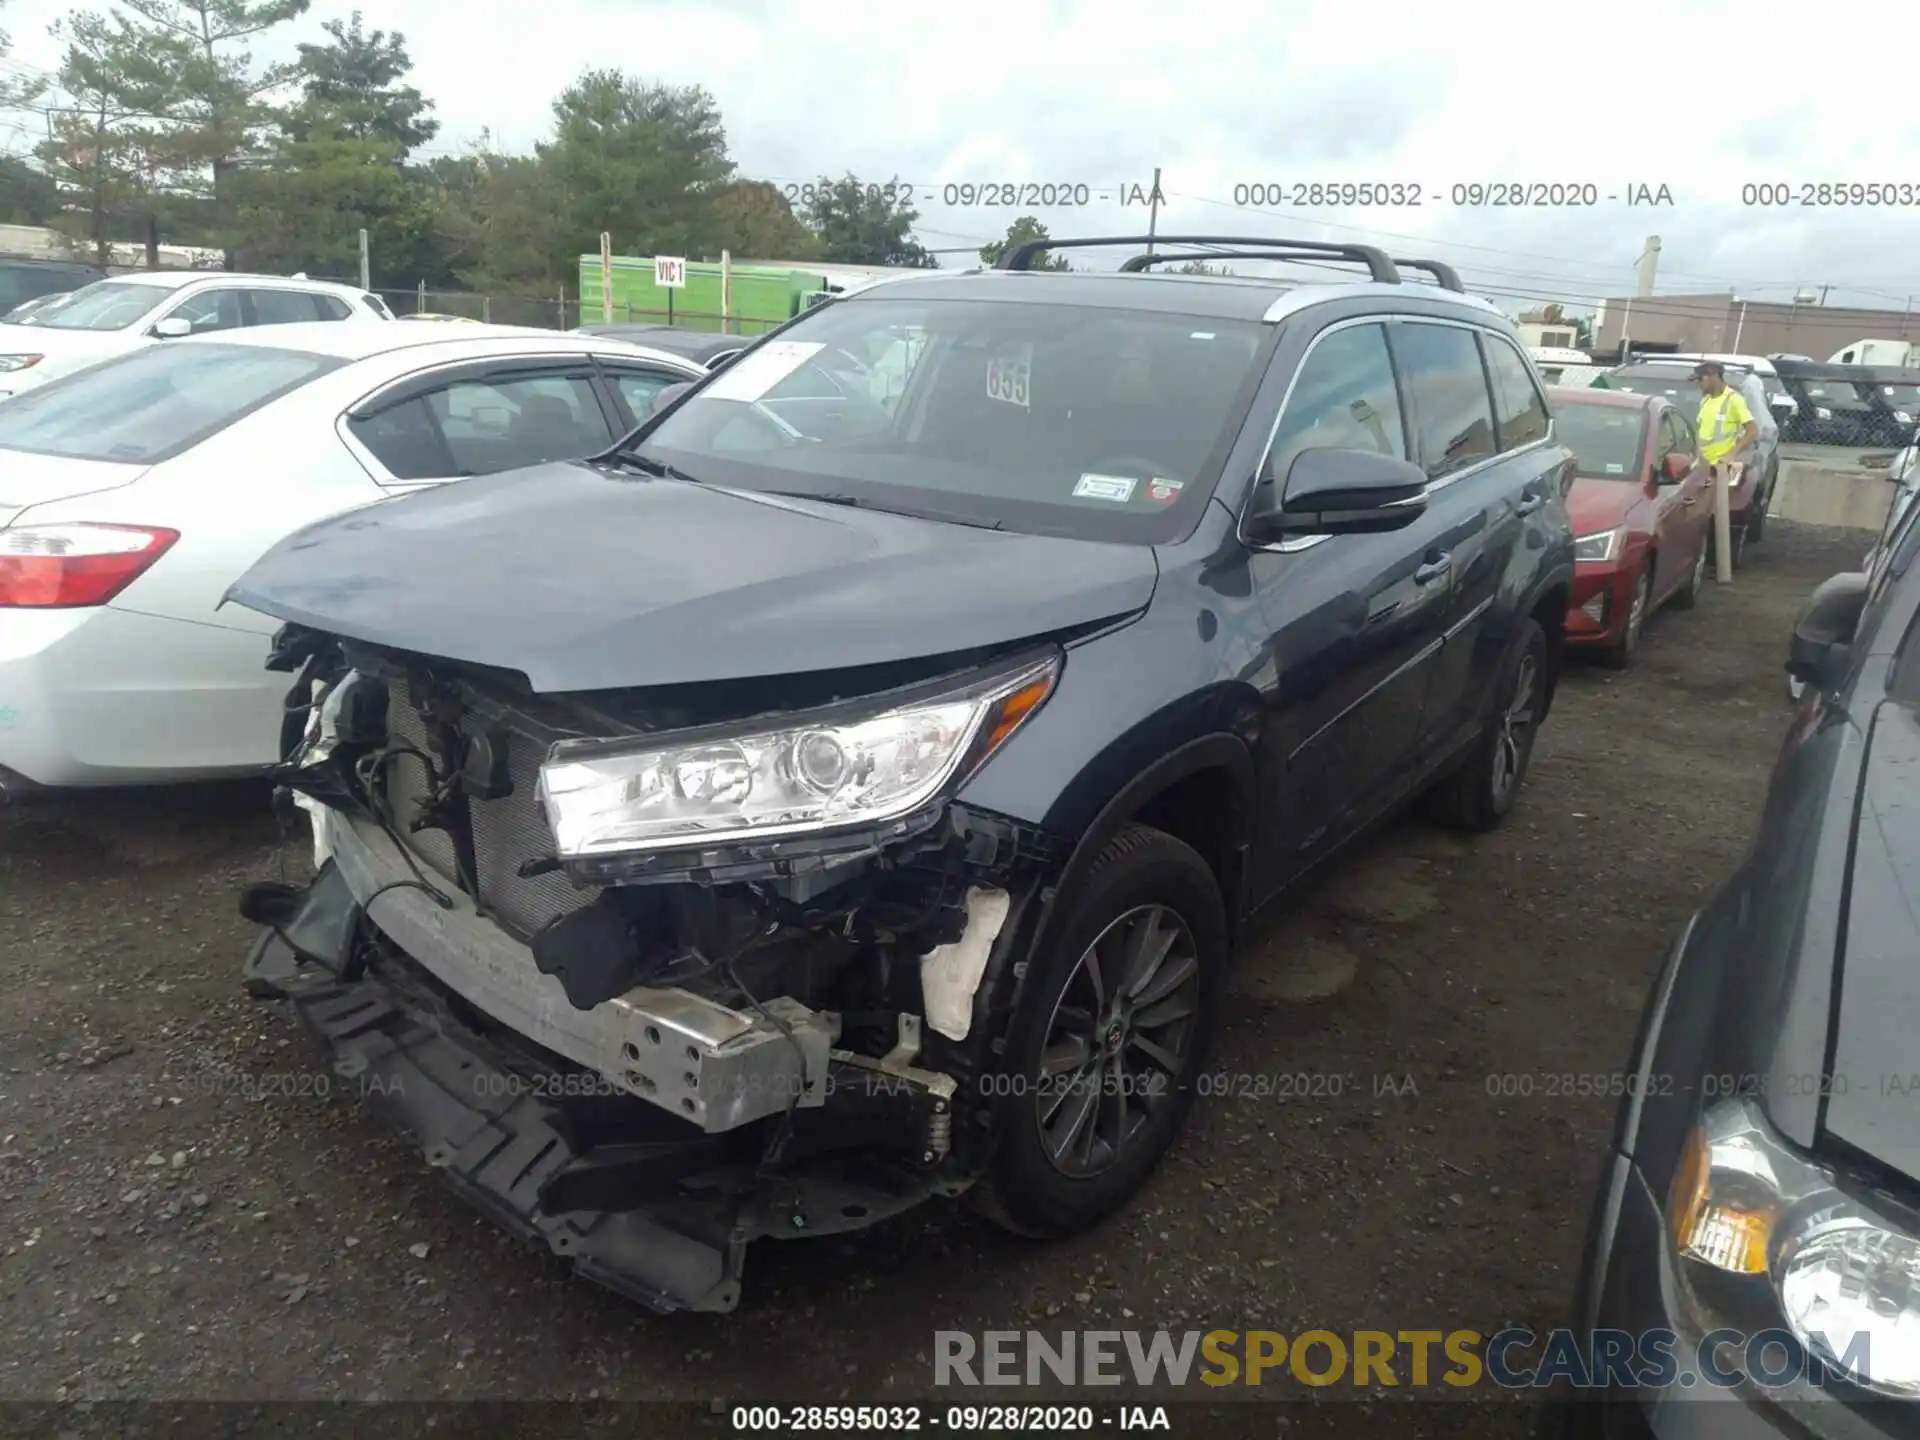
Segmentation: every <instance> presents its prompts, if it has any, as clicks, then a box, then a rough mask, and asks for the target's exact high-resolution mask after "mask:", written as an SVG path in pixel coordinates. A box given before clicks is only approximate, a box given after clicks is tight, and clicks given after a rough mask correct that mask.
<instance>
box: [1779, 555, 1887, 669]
mask: <svg viewBox="0 0 1920 1440" xmlns="http://www.w3.org/2000/svg"><path fill="white" fill-rule="evenodd" d="M1868 583H1869V582H1868V577H1867V575H1866V574H1865V572H1864V571H1858V570H1849V571H1846V572H1844V573H1842V574H1839V575H1835V576H1833V577H1832V578H1831V579H1828V580H1824V581H1822V582H1821V584H1820V585H1819V587H1818V588H1817V589H1816V590H1815V591H1814V592H1813V594H1811V595H1809V596H1808V597H1807V603H1806V604H1804V605H1802V606H1801V607H1800V616H1799V618H1798V619H1797V620H1795V621H1794V622H1793V640H1792V643H1791V644H1790V645H1789V647H1788V650H1787V674H1789V675H1791V676H1792V677H1793V678H1794V679H1796V680H1800V681H1803V682H1805V683H1806V684H1808V685H1813V686H1816V687H1818V688H1821V689H1825V688H1826V687H1828V686H1831V685H1834V684H1837V683H1838V682H1839V680H1840V679H1841V677H1842V676H1844V675H1845V674H1846V671H1847V661H1848V659H1849V658H1850V655H1851V651H1852V647H1853V635H1854V631H1855V630H1857V629H1858V628H1859V626H1860V612H1861V611H1862V610H1864V609H1865V608H1866V604H1867V586H1868Z"/></svg>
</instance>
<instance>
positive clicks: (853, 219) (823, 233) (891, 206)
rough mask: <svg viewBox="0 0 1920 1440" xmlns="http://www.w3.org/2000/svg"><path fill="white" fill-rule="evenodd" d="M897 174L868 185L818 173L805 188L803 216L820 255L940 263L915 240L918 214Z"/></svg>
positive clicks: (850, 260)
mask: <svg viewBox="0 0 1920 1440" xmlns="http://www.w3.org/2000/svg"><path fill="white" fill-rule="evenodd" d="M910 193H911V192H909V191H907V190H905V189H903V188H902V186H901V185H900V181H899V177H898V176H896V177H895V178H894V179H893V180H892V181H890V182H888V183H886V184H880V185H875V184H869V183H867V182H864V181H862V180H860V179H858V178H857V177H856V176H854V175H851V174H848V175H845V176H842V177H841V178H840V179H838V180H834V179H830V178H829V177H827V176H825V175H822V176H821V177H820V178H819V179H818V180H817V181H815V182H814V183H813V184H812V185H810V186H808V187H807V190H806V198H805V202H804V208H803V213H802V215H801V217H800V218H801V219H802V220H803V221H805V222H806V226H807V228H808V229H809V230H811V231H813V233H814V234H815V235H817V236H819V237H820V250H821V258H822V259H824V260H827V261H830V262H835V263H838V264H842V265H913V266H922V267H925V268H928V269H932V268H933V267H934V266H936V265H938V264H939V262H938V261H937V260H935V259H934V257H933V256H932V255H931V254H930V253H928V251H927V249H926V248H925V247H924V246H923V245H921V244H920V242H919V241H918V240H916V239H914V238H913V225H914V222H915V221H916V220H918V219H919V218H920V212H919V211H918V210H916V209H914V208H913V205H912V203H911V201H910V200H909V199H908V198H907V197H908V196H909V194H910Z"/></svg>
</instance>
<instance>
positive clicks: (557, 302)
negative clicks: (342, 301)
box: [375, 287, 782, 335]
mask: <svg viewBox="0 0 1920 1440" xmlns="http://www.w3.org/2000/svg"><path fill="white" fill-rule="evenodd" d="M375 293H376V294H378V295H379V296H380V298H381V299H382V300H384V301H385V302H386V305H387V308H388V309H389V310H391V311H393V313H394V314H395V315H415V314H426V315H455V316H459V317H460V318H461V319H464V320H482V321H486V322H487V323H489V324H493V325H528V326H533V327H535V328H537V329H542V330H572V329H574V328H575V327H576V326H580V325H600V324H605V323H607V315H606V312H605V310H604V309H603V308H602V306H601V304H600V302H599V301H598V300H590V301H588V302H587V303H586V304H585V305H584V306H583V305H582V304H581V302H580V298H579V297H578V296H577V295H568V294H565V293H564V292H561V291H555V292H554V293H553V294H552V295H548V296H544V297H542V296H537V295H476V294H473V293H471V292H469V291H463V290H428V289H425V288H423V287H416V288H415V289H412V290H380V291H376V292H375ZM612 323H613V324H615V325H679V326H684V327H685V328H686V329H689V330H710V331H714V332H716V333H722V332H724V333H726V334H729V335H762V334H765V333H766V332H767V331H768V330H771V329H773V328H774V327H775V326H776V325H779V324H781V323H782V322H781V321H780V320H774V319H764V318H755V317H747V316H741V315H734V316H724V315H719V314H715V313H713V312H711V311H705V310H680V309H665V310H643V309H641V308H640V307H638V306H636V305H632V304H624V303H620V302H616V303H615V304H614V306H613V319H612Z"/></svg>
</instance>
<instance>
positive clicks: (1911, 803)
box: [1827, 701, 1920, 1181]
mask: <svg viewBox="0 0 1920 1440" xmlns="http://www.w3.org/2000/svg"><path fill="white" fill-rule="evenodd" d="M1861 792H1862V793H1861V804H1860V818H1859V820H1858V822H1857V824H1858V828H1857V829H1856V831H1855V833H1854V852H1853V883H1852V885H1851V887H1850V890H1849V895H1848V901H1847V925H1846V949H1845V952H1844V957H1843V959H1842V962H1841V972H1840V987H1839V989H1840V993H1839V997H1838V1004H1839V1011H1840V1014H1839V1021H1838V1024H1837V1025H1836V1026H1835V1028H1834V1053H1833V1076H1834V1080H1833V1085H1832V1091H1831V1094H1830V1095H1829V1097H1828V1099H1827V1129H1828V1131H1829V1132H1830V1133H1831V1134H1832V1135H1834V1136H1835V1137H1836V1138H1838V1139H1840V1140H1844V1141H1846V1142H1847V1143H1848V1144H1850V1145H1852V1146H1854V1147H1856V1148H1857V1149H1860V1150H1862V1151H1865V1152H1866V1153H1867V1154H1868V1155H1870V1156H1872V1157H1873V1158H1874V1159H1876V1160H1878V1161H1880V1162H1881V1163H1882V1164H1884V1165H1888V1166H1890V1167H1892V1168H1893V1169H1895V1170H1898V1171H1900V1172H1901V1173H1902V1174H1904V1175H1906V1176H1908V1177H1909V1178H1911V1179H1913V1180H1916V1181H1920V1056H1916V1055H1915V1053H1914V1044H1913V1037H1914V1036H1915V1035H1916V1034H1920V712H1917V711H1916V710H1915V709H1914V708H1913V707H1911V706H1907V705H1901V704H1899V703H1897V702H1894V701H1883V702H1882V703H1881V705H1880V707H1879V710H1878V713H1877V714H1876V715H1875V716H1874V725H1873V733H1872V736H1871V738H1870V740H1869V742H1868V750H1867V768H1866V773H1865V775H1864V776H1863V777H1862V786H1861Z"/></svg>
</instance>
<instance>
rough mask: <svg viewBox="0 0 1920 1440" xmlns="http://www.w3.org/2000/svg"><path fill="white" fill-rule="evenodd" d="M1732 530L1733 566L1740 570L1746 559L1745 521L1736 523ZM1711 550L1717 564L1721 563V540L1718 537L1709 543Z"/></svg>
mask: <svg viewBox="0 0 1920 1440" xmlns="http://www.w3.org/2000/svg"><path fill="white" fill-rule="evenodd" d="M1730 530H1731V533H1732V536H1733V554H1732V560H1733V568H1734V569H1735V570H1738V569H1739V568H1740V566H1741V563H1742V562H1743V561H1744V560H1745V559H1746V552H1747V527H1746V525H1745V524H1744V523H1743V524H1739V525H1734V526H1732V527H1730ZM1709 550H1710V553H1711V554H1712V556H1713V561H1714V563H1715V564H1716V565H1717V564H1719V563H1720V542H1719V541H1718V539H1715V540H1713V541H1711V542H1710V543H1709Z"/></svg>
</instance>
